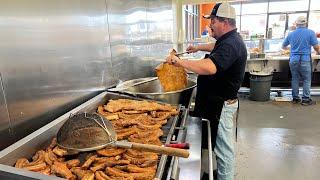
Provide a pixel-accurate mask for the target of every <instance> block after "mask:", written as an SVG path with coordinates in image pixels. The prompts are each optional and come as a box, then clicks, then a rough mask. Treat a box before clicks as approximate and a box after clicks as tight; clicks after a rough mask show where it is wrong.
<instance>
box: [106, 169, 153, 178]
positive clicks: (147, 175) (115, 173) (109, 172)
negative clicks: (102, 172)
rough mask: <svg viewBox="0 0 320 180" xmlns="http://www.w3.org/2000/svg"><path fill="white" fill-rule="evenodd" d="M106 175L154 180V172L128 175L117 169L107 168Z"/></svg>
mask: <svg viewBox="0 0 320 180" xmlns="http://www.w3.org/2000/svg"><path fill="white" fill-rule="evenodd" d="M106 173H107V175H109V176H116V177H129V178H131V177H133V179H135V180H152V179H153V177H154V174H153V173H152V172H143V173H127V172H125V171H122V170H119V169H117V168H112V167H107V168H106Z"/></svg>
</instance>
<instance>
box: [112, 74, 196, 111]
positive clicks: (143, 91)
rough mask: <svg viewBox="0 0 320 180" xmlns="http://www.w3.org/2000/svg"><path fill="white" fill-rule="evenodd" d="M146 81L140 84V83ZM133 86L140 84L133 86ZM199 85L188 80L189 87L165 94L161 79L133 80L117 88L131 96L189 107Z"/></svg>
mask: <svg viewBox="0 0 320 180" xmlns="http://www.w3.org/2000/svg"><path fill="white" fill-rule="evenodd" d="M150 80H151V81H150ZM143 81H146V82H145V83H141V84H139V82H143ZM133 84H138V85H135V86H132V85H133ZM196 86H197V83H196V82H195V81H194V80H192V79H191V78H188V84H187V87H186V88H184V89H182V90H179V91H171V92H165V91H164V90H163V88H162V86H161V84H160V81H159V79H157V78H154V77H147V78H139V79H132V80H129V81H125V82H122V83H120V84H119V85H117V88H119V89H120V88H124V89H125V90H123V91H121V92H123V93H127V94H131V95H134V96H137V97H141V98H147V99H154V100H158V101H162V102H166V103H170V104H182V105H184V106H185V107H187V106H188V103H189V100H190V97H191V94H192V91H193V89H194V88H195V87H196Z"/></svg>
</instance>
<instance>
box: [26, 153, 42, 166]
mask: <svg viewBox="0 0 320 180" xmlns="http://www.w3.org/2000/svg"><path fill="white" fill-rule="evenodd" d="M45 154H46V152H45V151H43V150H40V151H37V153H36V154H35V155H34V156H33V157H32V160H33V161H32V162H30V163H29V164H28V166H33V165H38V164H41V163H44V161H45V160H44V158H45Z"/></svg>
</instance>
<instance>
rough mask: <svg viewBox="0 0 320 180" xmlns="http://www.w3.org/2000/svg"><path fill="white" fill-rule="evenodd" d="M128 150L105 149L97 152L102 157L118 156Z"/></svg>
mask: <svg viewBox="0 0 320 180" xmlns="http://www.w3.org/2000/svg"><path fill="white" fill-rule="evenodd" d="M125 151H126V150H125V149H122V148H109V147H107V148H104V149H101V150H97V154H99V155H102V156H107V157H110V156H118V155H121V154H122V153H124V152H125Z"/></svg>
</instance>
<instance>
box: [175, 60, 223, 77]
mask: <svg viewBox="0 0 320 180" xmlns="http://www.w3.org/2000/svg"><path fill="white" fill-rule="evenodd" d="M178 63H179V65H180V66H182V67H184V68H185V69H187V70H189V71H192V72H194V73H197V74H199V75H211V74H215V73H216V72H217V67H216V65H215V64H214V63H213V62H212V61H211V59H201V60H194V61H193V60H179V62H178Z"/></svg>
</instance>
